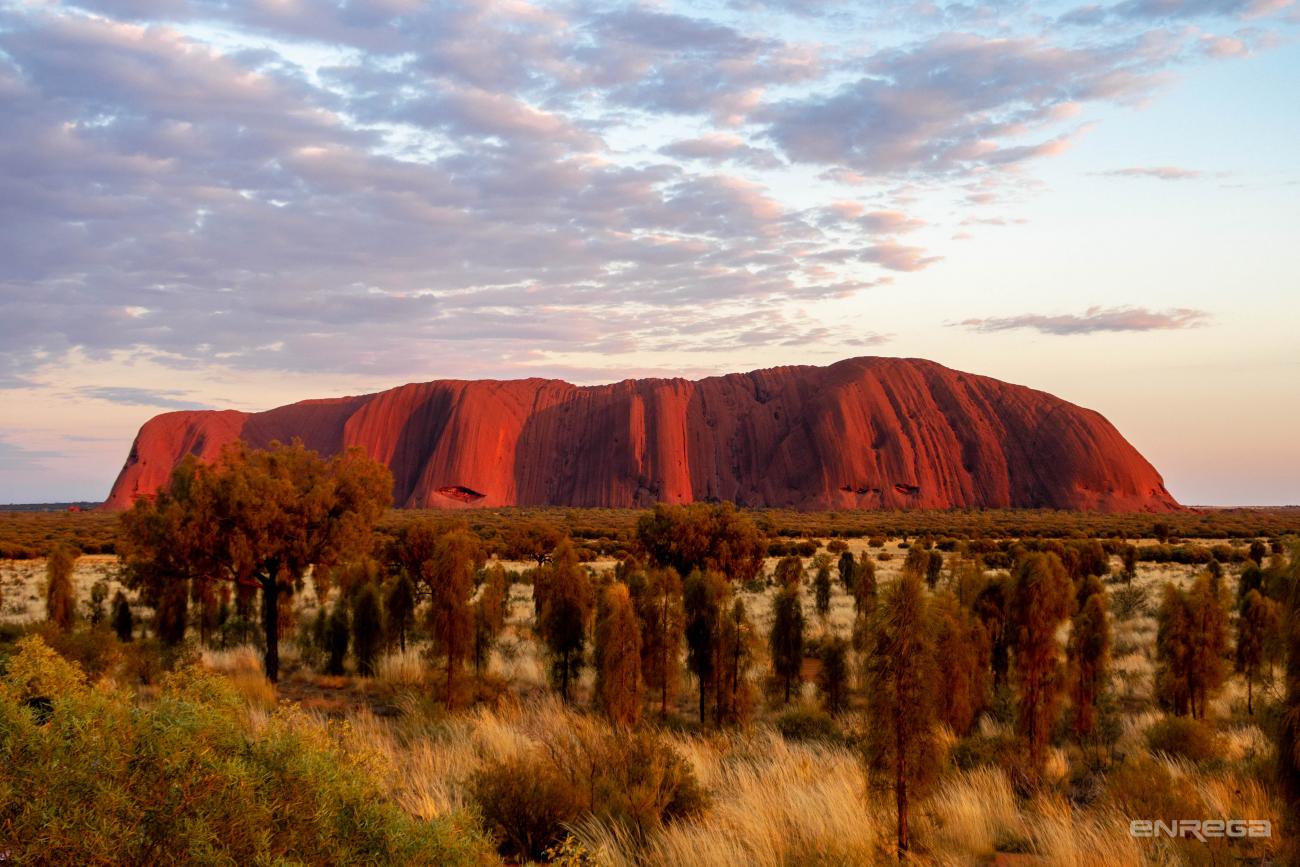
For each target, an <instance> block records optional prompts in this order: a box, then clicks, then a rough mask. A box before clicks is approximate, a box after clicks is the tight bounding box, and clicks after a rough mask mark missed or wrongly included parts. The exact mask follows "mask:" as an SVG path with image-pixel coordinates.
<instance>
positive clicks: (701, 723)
mask: <svg viewBox="0 0 1300 867" xmlns="http://www.w3.org/2000/svg"><path fill="white" fill-rule="evenodd" d="M706 689H708V684H707V683H706V682H705V680H704V675H700V725H704V690H706Z"/></svg>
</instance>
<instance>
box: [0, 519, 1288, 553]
mask: <svg viewBox="0 0 1300 867" xmlns="http://www.w3.org/2000/svg"><path fill="white" fill-rule="evenodd" d="M646 511H647V510H645V509H580V508H559V507H547V508H504V509H467V510H463V511H459V512H455V513H449V512H445V511H439V510H414V509H391V510H389V512H388V513H387V515H386V516H385V518H384V519H383V521H382V522H381V523H380V526H379V528H378V529H379V532H380V533H381V534H385V535H389V536H394V535H396V534H397V533H399V532H400V531H401V528H402V527H403V526H405V525H406V524H408V523H410V522H412V521H415V520H419V519H421V518H429V517H441V518H447V517H450V516H451V515H452V514H455V517H456V518H457V519H459V520H464V521H465V522H466V523H468V525H469V528H470V529H471V530H473V531H474V532H475V533H476V534H477V535H478V536H479V537H480V538H482V539H483V540H484V542H485V543H486V544H487V546H488V547H489V549H490V550H491V551H492V552H493V553H496V554H506V553H507V550H506V549H507V541H506V540H507V539H508V538H509V537H510V535H511V529H512V528H515V527H518V526H519V525H521V524H523V523H527V522H531V521H539V520H540V521H544V522H547V523H551V524H554V525H556V526H559V527H563V528H565V530H567V532H568V533H569V534H570V535H571V536H572V537H573V538H574V539H575V541H577V542H578V543H579V544H580V547H581V549H582V551H583V552H584V553H585V554H586V556H588V557H592V556H615V557H617V556H619V555H620V554H622V553H623V552H624V551H626V550H627V548H628V545H629V544H630V543H631V541H632V539H633V537H634V536H635V535H636V522H637V519H638V518H640V517H641V516H642V515H644V514H645V513H646ZM745 511H746V512H748V514H749V515H750V516H751V517H752V518H753V519H754V522H755V524H757V526H758V528H759V529H760V530H761V531H763V532H764V533H765V534H766V535H767V536H768V537H769V539H770V540H771V541H770V543H769V547H770V553H771V555H772V556H782V555H784V554H787V553H801V551H800V545H802V547H803V549H807V547H808V544H809V543H808V541H807V540H811V539H818V538H822V539H826V538H832V539H834V538H840V539H860V538H867V539H879V540H893V539H911V538H918V537H930V538H932V539H934V540H935V541H936V543H941V542H944V541H945V540H967V539H1015V538H1022V539H1034V538H1038V539H1071V538H1079V539H1083V538H1099V539H1158V540H1160V541H1161V543H1162V545H1166V546H1167V548H1168V554H1167V555H1165V554H1164V550H1163V549H1162V551H1161V552H1160V553H1161V556H1159V557H1150V558H1148V557H1146V556H1144V557H1143V559H1159V560H1173V561H1176V562H1204V559H1209V558H1208V555H1202V553H1201V552H1200V551H1196V550H1192V549H1189V548H1182V549H1180V548H1179V546H1178V545H1177V544H1172V545H1171V544H1169V543H1170V541H1171V540H1179V539H1242V540H1245V539H1256V538H1265V539H1276V538H1280V537H1283V536H1291V535H1300V508H1293V507H1286V508H1275V509H1205V510H1198V511H1187V512H1179V513H1174V514H1168V515H1151V514H1146V513H1124V514H1098V513H1093V512H1067V511H1059V510H1054V509H991V510H977V509H951V510H924V511H902V510H900V511H865V510H855V511H835V512H799V511H795V510H791V509H753V510H745ZM118 533H119V523H118V515H117V513H115V512H101V511H93V510H92V511H80V512H69V511H66V510H64V511H58V512H54V511H17V510H12V511H11V510H8V509H0V559H30V558H34V557H44V556H45V555H46V553H48V551H49V550H50V549H51V548H52V547H53V546H55V545H57V544H59V543H67V544H69V545H72V546H75V547H76V548H77V549H79V550H80V551H82V552H83V553H86V554H113V553H115V552H116V545H117V539H118ZM1144 553H1145V552H1144ZM1203 556H1204V559H1202V557H1203Z"/></svg>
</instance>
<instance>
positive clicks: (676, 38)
mask: <svg viewBox="0 0 1300 867" xmlns="http://www.w3.org/2000/svg"><path fill="white" fill-rule="evenodd" d="M1298 36H1300V7H1297V6H1296V5H1293V3H1292V2H1291V0H1119V2H1101V3H1098V4H1091V3H1087V2H1084V3H1083V4H1082V5H1081V4H1080V3H1079V2H1077V0H1067V2H1062V3H1027V2H1016V0H1009V2H1002V3H996V4H989V5H980V4H978V3H939V2H906V0H899V2H877V3H870V2H846V3H839V2H835V0H803V2H784V0H730V2H714V3H667V2H665V3H649V2H647V3H637V2H584V0H575V2H555V3H545V2H537V3H529V2H524V0H501V2H464V3H457V2H417V0H357V2H351V0H348V2H319V3H307V2H298V0H261V2H247V3H227V2H216V0H118V2H108V0H87V2H82V3H76V4H68V3H55V2H11V0H10V2H6V0H0V230H2V231H0V503H4V502H45V501H67V500H99V499H102V498H103V497H104V496H105V495H106V494H107V492H108V489H109V487H110V485H111V484H112V481H113V479H114V477H115V476H116V474H117V472H118V470H119V469H120V467H121V465H122V463H123V461H124V460H125V458H126V455H127V452H128V449H129V448H130V443H131V440H132V437H133V436H134V434H135V432H136V430H137V429H138V428H139V426H140V425H141V424H142V423H143V422H145V421H146V420H147V419H148V418H150V417H151V416H153V415H155V414H157V413H160V412H166V411H171V410H177V409H201V408H217V407H219V408H235V409H243V410H260V409H267V408H270V407H273V406H277V405H281V404H284V403H289V402H292V401H295V400H300V399H303V398H308V397H328V396H337V395H343V394H357V393H365V392H371V391H377V390H380V389H383V388H387V387H391V386H394V385H398V384H401V383H405V382H415V381H426V380H431V379H438V378H477V377H494V378H519V377H527V376H554V377H561V378H564V379H567V380H569V381H571V382H575V383H578V384H593V383H601V382H610V381H615V380H619V379H623V378H626V377H629V376H689V377H697V376H702V375H710V374H715V373H724V372H731V371H738V370H752V369H757V368H762V367H770V366H774V365H781V364H826V363H830V362H833V361H835V360H838V359H841V358H846V357H851V356H858V355H891V356H908V357H922V358H929V359H932V360H934V361H937V362H939V363H941V364H945V365H948V366H950V367H953V368H957V369H960V370H966V371H970V372H974V373H980V374H985V375H989V376H994V377H997V378H999V379H1003V380H1007V381H1009V382H1014V383H1019V384H1024V385H1028V386H1032V387H1034V388H1038V389H1042V390H1045V391H1049V392H1052V393H1053V394H1056V395H1058V396H1060V397H1062V398H1064V399H1066V400H1069V401H1072V402H1074V403H1077V404H1080V405H1083V406H1087V407H1090V408H1092V409H1096V410H1098V411H1100V412H1101V413H1102V414H1104V415H1105V416H1106V417H1107V418H1109V419H1110V420H1111V421H1112V422H1113V423H1114V424H1115V425H1116V426H1117V427H1118V428H1119V430H1120V431H1121V433H1123V434H1124V435H1125V436H1126V437H1127V438H1128V439H1129V440H1130V441H1131V442H1132V443H1133V444H1134V445H1135V446H1136V447H1137V448H1138V449H1139V450H1140V451H1141V452H1142V453H1143V454H1144V455H1145V456H1146V457H1147V458H1148V460H1150V461H1151V462H1152V463H1153V464H1154V465H1155V466H1156V467H1157V469H1159V470H1160V471H1161V473H1162V474H1163V475H1164V478H1165V482H1166V484H1167V487H1168V488H1169V490H1170V491H1171V492H1172V493H1173V494H1174V496H1175V497H1177V498H1178V499H1179V500H1180V501H1181V502H1183V503H1186V504H1202V505H1270V504H1295V503H1300V439H1298V438H1297V437H1296V435H1295V433H1294V432H1295V431H1296V430H1297V428H1300V340H1297V334H1296V330H1297V329H1296V326H1297V324H1298V322H1300V316H1297V314H1300V103H1297V98H1296V93H1297V91H1298V90H1300V44H1298V42H1297V37H1298Z"/></svg>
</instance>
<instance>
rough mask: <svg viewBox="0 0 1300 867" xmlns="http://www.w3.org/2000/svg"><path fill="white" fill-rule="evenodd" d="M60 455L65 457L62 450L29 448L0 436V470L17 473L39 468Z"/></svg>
mask: <svg viewBox="0 0 1300 867" xmlns="http://www.w3.org/2000/svg"><path fill="white" fill-rule="evenodd" d="M60 457H63V455H62V453H61V452H52V451H45V450H42V449H29V448H26V447H24V446H21V445H18V444H17V443H13V442H9V441H8V440H6V439H5V438H4V437H3V436H0V471H4V472H6V473H9V472H14V473H17V472H22V471H31V470H38V469H40V468H42V467H44V466H46V464H47V463H48V462H49V461H50V460H53V459H57V458H60Z"/></svg>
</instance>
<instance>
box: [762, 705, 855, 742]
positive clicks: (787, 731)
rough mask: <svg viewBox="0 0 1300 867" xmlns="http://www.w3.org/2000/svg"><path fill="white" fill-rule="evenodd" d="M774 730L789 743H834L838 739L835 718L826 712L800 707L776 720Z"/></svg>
mask: <svg viewBox="0 0 1300 867" xmlns="http://www.w3.org/2000/svg"><path fill="white" fill-rule="evenodd" d="M776 730H777V731H779V732H780V733H781V736H782V737H783V738H785V739H786V740H790V741H834V740H838V739H839V737H840V728H839V726H838V725H836V724H835V718H834V717H832V716H831V715H830V714H829V713H827V712H826V711H824V710H822V709H820V708H815V707H806V706H804V705H800V706H798V707H792V708H790V709H789V710H787V711H785V712H784V713H782V714H781V715H780V716H778V717H777V718H776Z"/></svg>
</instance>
